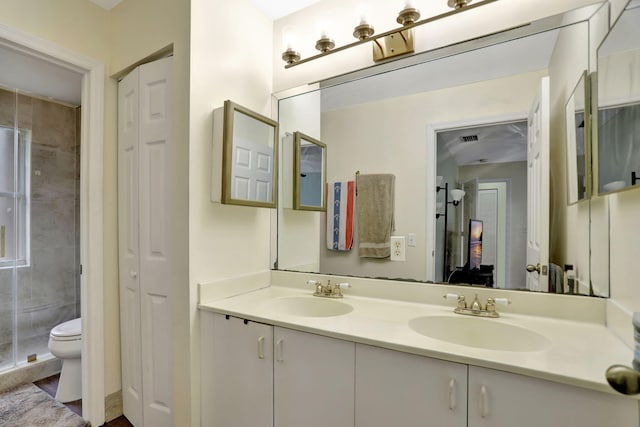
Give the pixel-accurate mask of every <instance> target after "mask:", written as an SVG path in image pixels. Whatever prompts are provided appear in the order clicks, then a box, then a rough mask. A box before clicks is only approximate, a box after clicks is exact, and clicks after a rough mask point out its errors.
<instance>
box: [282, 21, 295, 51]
mask: <svg viewBox="0 0 640 427" xmlns="http://www.w3.org/2000/svg"><path fill="white" fill-rule="evenodd" d="M297 42H298V37H297V36H296V35H295V33H294V31H293V27H291V26H287V27H284V28H283V29H282V45H283V46H284V48H285V49H293V50H295V45H296V43H297Z"/></svg>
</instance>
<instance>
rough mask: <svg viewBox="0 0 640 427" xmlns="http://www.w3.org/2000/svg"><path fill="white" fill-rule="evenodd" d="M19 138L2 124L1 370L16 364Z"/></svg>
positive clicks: (0, 147) (0, 202)
mask: <svg viewBox="0 0 640 427" xmlns="http://www.w3.org/2000/svg"><path fill="white" fill-rule="evenodd" d="M16 139H17V138H16V137H15V134H14V129H13V127H8V126H0V370H5V369H8V368H11V367H13V366H14V363H15V348H16V342H15V339H16V337H15V334H14V333H13V331H14V330H15V325H16V305H15V304H16V302H15V301H16V298H15V293H16V256H15V254H16V241H15V240H16V234H15V230H16V229H17V226H16V225H17V224H16V215H15V212H16V198H15V175H16V168H15V165H16V151H17V150H16V149H17V144H16Z"/></svg>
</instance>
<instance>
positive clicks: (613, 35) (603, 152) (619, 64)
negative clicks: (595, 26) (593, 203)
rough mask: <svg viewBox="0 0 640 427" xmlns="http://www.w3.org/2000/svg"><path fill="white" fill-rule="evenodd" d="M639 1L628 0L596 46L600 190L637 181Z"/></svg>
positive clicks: (639, 141)
mask: <svg viewBox="0 0 640 427" xmlns="http://www.w3.org/2000/svg"><path fill="white" fill-rule="evenodd" d="M639 22H640V2H637V1H632V2H630V3H629V5H628V6H627V8H626V9H625V11H624V12H623V13H622V14H621V15H620V17H619V18H618V20H617V21H616V23H615V24H614V26H613V27H612V28H611V31H610V32H609V34H608V35H607V37H606V38H605V40H604V41H603V42H602V44H601V45H600V47H599V48H598V71H597V90H596V91H594V92H595V97H596V98H597V111H598V113H597V117H596V118H595V119H596V120H595V121H596V122H597V125H596V126H594V127H595V128H596V130H597V132H594V136H595V137H596V138H597V151H596V153H597V161H596V162H594V164H596V165H597V168H596V178H597V179H596V183H597V192H598V194H603V193H611V192H616V191H620V190H625V189H629V188H632V187H633V186H640V79H639V78H638V76H640V25H638V23H639Z"/></svg>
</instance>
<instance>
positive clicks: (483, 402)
mask: <svg viewBox="0 0 640 427" xmlns="http://www.w3.org/2000/svg"><path fill="white" fill-rule="evenodd" d="M487 415H489V395H488V393H487V387H486V386H485V385H483V386H481V387H480V416H481V417H482V418H486V417H487Z"/></svg>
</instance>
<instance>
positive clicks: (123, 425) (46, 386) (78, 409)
mask: <svg viewBox="0 0 640 427" xmlns="http://www.w3.org/2000/svg"><path fill="white" fill-rule="evenodd" d="M59 379H60V374H57V375H53V376H51V377H48V378H45V379H43V380H40V381H35V382H34V384H35V385H37V386H38V387H40V388H41V389H42V390H44V391H45V392H47V393H48V394H49V395H50V396H51V397H55V395H56V390H57V389H58V380H59ZM65 406H66V407H67V408H69V409H71V410H72V411H73V412H75V413H76V414H78V415H80V416H82V400H76V401H75V402H69V403H65ZM104 427H133V424H131V423H130V422H129V420H127V419H126V418H125V417H124V415H123V416H121V417H118V418H116V419H115V420H112V421H109V422H108V423H106V424H104Z"/></svg>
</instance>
